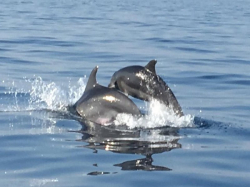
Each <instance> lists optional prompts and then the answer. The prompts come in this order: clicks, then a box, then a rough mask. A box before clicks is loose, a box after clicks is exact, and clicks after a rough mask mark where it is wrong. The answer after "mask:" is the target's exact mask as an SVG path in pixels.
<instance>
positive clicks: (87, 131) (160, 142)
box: [77, 121, 181, 175]
mask: <svg viewBox="0 0 250 187" xmlns="http://www.w3.org/2000/svg"><path fill="white" fill-rule="evenodd" d="M80 123H81V125H82V129H81V130H79V131H77V132H78V133H81V134H82V138H81V139H79V140H77V141H84V142H87V143H88V144H87V145H85V146H84V147H87V148H89V149H93V151H94V152H98V150H106V151H111V152H115V153H123V154H139V155H143V156H144V158H141V159H136V160H128V161H124V162H122V163H117V164H114V166H117V167H121V169H122V170H145V171H169V170H171V169H170V168H167V167H165V166H156V165H153V158H152V155H153V154H158V153H163V152H167V151H171V150H172V149H176V148H181V144H180V143H178V140H179V139H180V136H179V135H178V130H179V129H178V128H173V127H164V128H159V129H133V130H131V129H127V128H126V127H125V126H120V127H107V126H102V125H98V124H95V123H93V122H90V121H80ZM102 174H110V173H107V172H97V171H95V172H91V173H89V175H102Z"/></svg>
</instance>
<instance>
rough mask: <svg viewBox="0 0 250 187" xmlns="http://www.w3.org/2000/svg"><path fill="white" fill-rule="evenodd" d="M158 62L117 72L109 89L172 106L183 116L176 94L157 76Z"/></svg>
mask: <svg viewBox="0 0 250 187" xmlns="http://www.w3.org/2000/svg"><path fill="white" fill-rule="evenodd" d="M156 63H157V61H156V60H151V61H150V62H149V63H148V64H147V65H146V66H145V67H143V66H128V67H125V68H122V69H120V70H119V71H117V72H115V73H114V75H113V76H112V78H111V81H110V84H109V86H108V87H109V88H116V89H119V90H120V91H122V92H124V93H125V94H127V95H130V96H132V97H135V98H138V99H141V100H145V101H151V100H152V99H156V100H158V101H159V102H161V103H163V104H164V105H166V106H167V107H169V106H172V108H173V110H174V112H175V114H176V115H178V116H180V117H181V116H183V115H184V114H183V112H182V109H181V106H180V105H179V103H178V101H177V99H176V97H175V95H174V93H173V92H172V90H171V89H170V88H169V87H168V85H167V84H166V83H165V82H164V81H163V79H162V78H161V77H160V76H159V75H157V74H156V71H155V64H156Z"/></svg>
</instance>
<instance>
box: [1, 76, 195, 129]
mask: <svg viewBox="0 0 250 187" xmlns="http://www.w3.org/2000/svg"><path fill="white" fill-rule="evenodd" d="M24 82H25V84H26V83H28V84H29V89H26V90H25V89H24V88H22V89H15V88H14V86H15V84H14V83H13V87H12V88H10V92H8V93H6V94H10V95H11V97H13V98H12V99H13V102H12V103H11V104H10V103H9V102H8V101H6V103H5V104H1V105H0V111H29V110H31V111H32V110H43V109H46V110H47V109H48V110H54V111H66V110H67V106H69V105H71V104H74V103H75V102H76V101H77V100H78V99H79V98H80V97H81V95H82V93H83V92H84V89H85V86H86V84H85V82H86V77H85V78H80V79H79V80H78V81H77V82H75V83H72V82H71V81H68V83H67V85H58V84H56V83H55V82H46V81H43V79H42V78H41V77H36V78H35V79H33V80H31V79H25V81H24ZM23 84H24V83H23ZM20 94H24V95H25V98H24V97H23V96H20ZM6 98H8V99H10V98H9V96H7V97H6ZM0 99H1V98H0ZM25 99H26V101H24V100H25ZM108 99H110V98H108ZM145 106H146V109H145V111H146V112H147V113H146V115H144V116H142V117H139V118H136V117H134V116H132V115H128V114H119V115H118V116H117V118H116V120H115V121H114V124H115V125H121V124H126V125H127V126H128V127H129V128H131V129H133V128H156V127H164V126H170V127H192V126H194V124H193V120H194V116H192V115H189V114H188V115H185V116H183V117H178V116H176V115H175V114H174V112H173V110H172V109H170V108H167V107H165V106H164V105H162V104H160V103H159V102H157V101H152V102H150V103H149V104H146V102H145Z"/></svg>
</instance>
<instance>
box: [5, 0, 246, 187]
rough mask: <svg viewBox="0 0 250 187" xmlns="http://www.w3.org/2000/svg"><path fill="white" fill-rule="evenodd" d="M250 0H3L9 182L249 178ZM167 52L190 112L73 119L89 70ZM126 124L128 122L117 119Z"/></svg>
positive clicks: (163, 182) (164, 61)
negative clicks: (101, 121) (104, 122)
mask: <svg viewBox="0 0 250 187" xmlns="http://www.w3.org/2000/svg"><path fill="white" fill-rule="evenodd" d="M249 7H250V2H249V1H247V0H239V1H233V0H211V1H198V0H193V1H191V0H187V1H184V0H168V1H164V0H156V1H149V0H146V1H135V0H131V1H122V2H119V1H114V0H106V1H98V0H96V1H91V0H78V1H76V0H71V1H66V0H60V1H53V0H36V1H35V0H9V1H3V2H1V5H0V148H1V149H0V184H1V186H116V187H123V186H146V187H147V186H208V187H210V186H220V187H221V186H227V187H228V186H232V187H234V186H249V184H250V168H249V165H250V159H249V158H250V120H249V114H250V73H249V72H250V55H249V54H250V48H249V46H250V21H249V20H250V8H249ZM152 59H157V61H158V62H157V65H156V71H157V73H158V74H159V75H160V76H161V77H162V78H163V80H165V81H166V83H167V84H168V85H169V86H170V88H171V89H172V91H173V92H174V94H175V96H176V97H177V99H178V101H179V103H180V105H181V106H182V108H183V111H184V113H185V116H184V117H182V118H177V117H175V116H174V115H172V114H171V111H170V110H169V109H167V108H164V107H162V106H160V105H159V104H157V103H154V102H153V103H146V102H143V101H139V100H136V99H133V101H134V102H135V103H136V104H137V105H138V106H139V107H140V109H141V110H142V111H143V112H145V113H146V115H145V116H144V117H142V118H140V119H133V118H132V117H130V116H126V115H125V116H124V115H121V116H119V117H118V118H117V120H116V122H117V124H116V125H115V126H112V127H109V126H100V125H94V124H89V123H86V122H84V121H83V120H82V119H79V118H76V117H75V116H72V115H71V114H70V113H69V112H68V111H67V106H68V105H70V104H73V103H74V102H75V101H77V99H79V97H80V96H81V94H82V93H83V91H84V88H85V86H86V81H87V79H88V76H89V74H90V72H91V70H92V69H93V68H94V67H95V66H96V65H99V70H98V73H97V80H98V82H99V83H100V84H101V85H108V83H109V81H110V78H111V76H112V74H113V73H114V72H115V71H117V70H119V69H120V68H123V67H125V66H130V65H142V66H143V65H146V64H147V62H148V61H150V60H152ZM121 121H122V122H123V121H126V122H127V126H120V125H119V122H121Z"/></svg>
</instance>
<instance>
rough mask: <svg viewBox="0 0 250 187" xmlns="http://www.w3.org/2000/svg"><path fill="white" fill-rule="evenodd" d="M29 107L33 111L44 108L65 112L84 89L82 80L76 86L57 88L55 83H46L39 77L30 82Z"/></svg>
mask: <svg viewBox="0 0 250 187" xmlns="http://www.w3.org/2000/svg"><path fill="white" fill-rule="evenodd" d="M31 86H32V87H31V91H30V101H29V103H30V106H32V107H35V109H39V108H46V109H50V110H66V108H67V106H68V105H69V104H73V103H75V102H76V101H77V100H78V99H79V98H80V97H81V95H82V93H83V92H84V89H85V86H86V85H85V83H84V80H83V78H80V79H79V80H78V82H77V84H76V85H71V82H70V81H69V83H68V86H67V87H66V88H65V87H64V86H58V85H57V84H56V83H54V82H51V83H46V82H44V81H43V80H42V78H41V77H38V78H36V79H35V80H34V81H32V82H31Z"/></svg>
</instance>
